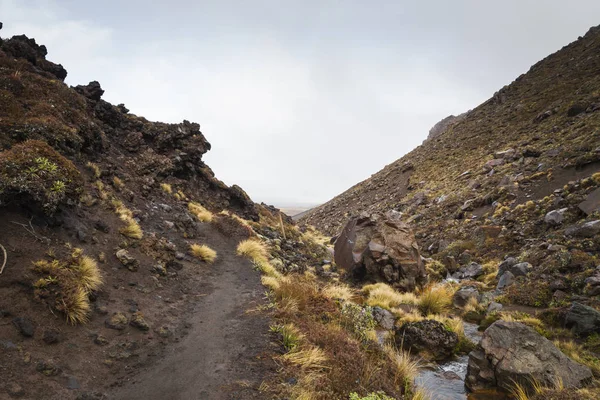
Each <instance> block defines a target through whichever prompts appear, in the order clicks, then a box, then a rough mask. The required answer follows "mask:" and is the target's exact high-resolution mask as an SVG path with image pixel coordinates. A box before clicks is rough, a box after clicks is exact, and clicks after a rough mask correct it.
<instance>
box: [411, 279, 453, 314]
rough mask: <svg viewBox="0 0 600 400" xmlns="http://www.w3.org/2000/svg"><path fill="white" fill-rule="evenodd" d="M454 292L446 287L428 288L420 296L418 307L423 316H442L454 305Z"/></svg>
mask: <svg viewBox="0 0 600 400" xmlns="http://www.w3.org/2000/svg"><path fill="white" fill-rule="evenodd" d="M453 295H454V291H453V290H452V289H450V288H448V287H447V286H445V285H438V286H428V287H426V288H425V289H423V292H422V293H421V295H420V296H419V303H418V307H419V310H420V311H421V313H422V314H423V315H428V314H441V313H443V312H446V311H448V309H449V308H450V306H451V305H452V296H453Z"/></svg>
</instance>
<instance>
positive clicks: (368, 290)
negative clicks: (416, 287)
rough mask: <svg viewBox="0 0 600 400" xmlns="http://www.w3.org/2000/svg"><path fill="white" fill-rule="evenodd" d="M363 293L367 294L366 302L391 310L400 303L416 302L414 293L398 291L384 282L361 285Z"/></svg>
mask: <svg viewBox="0 0 600 400" xmlns="http://www.w3.org/2000/svg"><path fill="white" fill-rule="evenodd" d="M362 291H363V293H365V294H367V295H368V298H367V304H368V305H370V306H372V307H375V306H379V307H381V308H385V309H388V310H392V309H393V308H394V307H397V306H399V305H401V304H411V305H415V304H417V303H418V299H417V296H416V295H415V294H414V293H400V292H398V291H396V290H395V289H394V288H392V287H391V286H389V285H387V284H385V283H375V284H371V285H366V286H363V288H362Z"/></svg>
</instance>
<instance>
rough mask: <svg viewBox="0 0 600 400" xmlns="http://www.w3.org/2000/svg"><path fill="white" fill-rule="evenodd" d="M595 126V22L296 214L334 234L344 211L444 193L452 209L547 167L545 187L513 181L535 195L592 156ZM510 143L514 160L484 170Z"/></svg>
mask: <svg viewBox="0 0 600 400" xmlns="http://www.w3.org/2000/svg"><path fill="white" fill-rule="evenodd" d="M599 126H600V28H598V27H595V28H592V29H590V30H589V32H588V33H587V34H586V35H585V36H584V37H583V38H579V39H578V40H577V41H575V42H573V43H571V44H569V45H568V46H565V47H564V48H563V49H561V50H560V51H558V52H556V53H554V54H552V55H550V56H548V57H547V58H545V59H544V60H542V61H540V62H538V63H536V64H535V65H534V66H532V67H531V69H530V70H529V71H528V72H527V73H526V74H524V75H521V76H519V77H518V78H517V79H516V80H515V81H514V82H513V83H511V84H510V85H508V86H505V87H503V88H502V89H500V90H499V91H498V92H497V93H495V94H494V96H493V97H492V98H490V99H489V100H488V101H486V102H485V103H483V104H481V105H480V106H478V107H477V108H475V109H473V110H472V111H470V112H468V113H467V114H466V115H462V116H461V119H460V120H459V121H458V122H456V123H452V124H450V126H448V127H447V129H446V130H445V131H444V132H443V133H441V134H440V133H437V134H436V135H435V137H434V138H432V139H431V140H427V141H425V142H424V143H423V145H421V146H419V147H417V148H416V149H415V150H413V151H411V152H410V153H408V154H407V155H405V156H404V157H402V158H401V159H399V160H397V161H396V162H394V163H392V164H390V165H388V166H386V167H385V168H384V169H382V170H381V171H379V172H377V173H376V174H374V175H373V176H372V177H371V178H369V179H367V180H365V181H363V182H361V183H359V184H357V185H355V186H353V187H352V188H350V189H348V190H347V191H346V192H344V193H342V194H340V195H339V196H337V197H335V198H334V199H332V200H330V201H329V202H327V203H325V204H323V205H321V206H320V207H317V208H315V209H314V210H312V211H311V212H309V213H308V215H306V216H304V217H303V218H302V221H303V222H305V223H308V224H312V225H314V226H316V227H318V228H319V229H321V230H323V231H324V232H327V233H329V234H331V235H335V234H337V233H338V231H339V229H340V227H341V226H342V224H344V223H345V221H346V219H347V217H348V216H349V215H354V214H358V213H360V212H362V211H373V210H385V209H389V208H398V209H404V206H405V205H406V204H407V203H408V198H412V197H414V196H415V195H417V194H418V195H419V196H426V197H427V198H429V199H435V198H438V197H440V196H446V200H447V201H446V203H449V202H450V203H452V204H453V205H454V206H455V207H454V208H453V207H449V206H448V207H446V209H447V210H446V211H448V212H450V211H455V209H456V208H457V207H456V206H457V205H462V204H463V203H464V202H465V201H467V200H469V199H472V198H474V197H482V196H485V195H487V194H489V196H488V198H487V199H486V202H487V203H492V202H493V201H495V200H499V199H501V196H498V195H497V194H494V193H492V192H494V190H495V189H496V188H497V186H498V184H499V183H500V182H501V181H502V180H503V179H505V177H507V176H508V177H509V178H510V179H511V181H515V180H517V181H518V180H519V179H520V178H525V177H527V176H531V175H533V174H535V173H538V172H542V171H545V172H547V171H549V170H551V169H552V170H553V175H554V177H555V180H554V181H552V182H551V183H550V184H549V186H550V187H548V188H546V189H543V188H542V186H547V184H546V183H543V184H542V183H539V182H536V181H533V182H527V183H525V182H523V181H522V179H521V182H520V183H521V185H520V187H519V188H518V192H517V195H518V197H519V201H522V200H523V198H526V196H527V195H528V193H529V192H531V195H532V196H534V197H540V196H541V197H543V196H545V195H547V194H549V193H551V192H552V190H553V189H554V188H557V187H562V185H563V184H564V183H566V182H567V181H569V180H570V179H571V178H572V177H573V178H574V177H575V176H576V172H575V171H576V169H577V168H581V167H583V166H585V165H590V164H591V163H594V162H597V161H600V153H599V152H598V146H599V145H600V133H599V132H598V127H599ZM511 148H512V149H514V150H515V151H516V152H517V154H518V157H517V158H516V161H515V162H510V163H506V164H505V165H502V166H498V167H496V168H494V175H492V176H488V173H489V169H487V168H486V169H484V164H485V163H486V162H488V161H490V160H492V159H494V152H497V151H501V150H505V149H511ZM532 156H535V157H532ZM519 174H522V175H519ZM563 175H564V176H563ZM472 181H476V182H475V183H474V182H472ZM474 186H477V189H476V190H473V189H472V187H474ZM537 188H539V190H538V189H537Z"/></svg>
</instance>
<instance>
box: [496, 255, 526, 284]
mask: <svg viewBox="0 0 600 400" xmlns="http://www.w3.org/2000/svg"><path fill="white" fill-rule="evenodd" d="M532 268H533V266H532V265H531V264H529V263H528V262H522V263H520V262H517V260H516V259H515V258H512V257H510V258H507V259H506V260H504V261H503V262H502V263H501V264H500V266H499V267H498V275H496V278H498V279H499V278H501V277H502V275H504V274H505V273H506V272H510V273H512V274H513V276H515V277H517V276H526V275H527V274H529V272H530V271H531V269H532Z"/></svg>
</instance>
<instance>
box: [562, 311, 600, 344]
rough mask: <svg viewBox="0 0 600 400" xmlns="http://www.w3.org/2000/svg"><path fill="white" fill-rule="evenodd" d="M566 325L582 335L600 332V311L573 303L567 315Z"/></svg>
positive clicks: (576, 333)
mask: <svg viewBox="0 0 600 400" xmlns="http://www.w3.org/2000/svg"><path fill="white" fill-rule="evenodd" d="M565 327H566V328H567V329H571V331H572V332H573V333H574V334H575V335H577V336H581V337H587V336H589V335H593V334H594V333H598V334H600V312H598V311H597V310H596V309H594V308H592V307H589V306H586V305H583V304H580V303H573V304H572V305H571V308H570V309H569V311H568V312H567V315H566V316H565Z"/></svg>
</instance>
